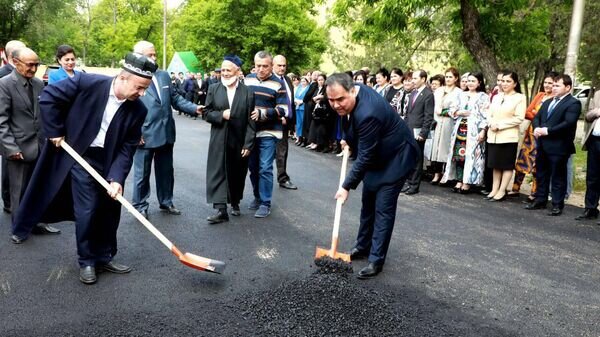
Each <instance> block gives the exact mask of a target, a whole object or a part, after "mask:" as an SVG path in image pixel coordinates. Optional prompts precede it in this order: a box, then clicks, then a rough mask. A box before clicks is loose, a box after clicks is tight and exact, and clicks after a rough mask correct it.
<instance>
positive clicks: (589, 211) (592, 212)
mask: <svg viewBox="0 0 600 337" xmlns="http://www.w3.org/2000/svg"><path fill="white" fill-rule="evenodd" d="M597 218H598V210H597V209H595V208H586V209H585V211H583V214H581V215H580V216H578V217H576V218H575V220H591V219H597Z"/></svg>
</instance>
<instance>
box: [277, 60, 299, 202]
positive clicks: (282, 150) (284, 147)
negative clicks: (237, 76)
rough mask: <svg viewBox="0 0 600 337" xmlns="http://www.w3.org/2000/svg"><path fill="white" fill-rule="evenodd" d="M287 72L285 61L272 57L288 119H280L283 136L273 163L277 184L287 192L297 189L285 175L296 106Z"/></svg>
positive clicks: (292, 87)
mask: <svg viewBox="0 0 600 337" xmlns="http://www.w3.org/2000/svg"><path fill="white" fill-rule="evenodd" d="M286 72H287V59H286V58H285V56H283V55H276V56H275V57H273V73H274V74H275V76H277V78H279V79H280V80H281V83H283V85H285V92H286V93H287V98H288V111H289V112H290V113H289V116H288V117H282V118H281V123H282V126H283V136H282V138H281V141H280V142H279V143H277V148H276V151H275V163H276V164H277V182H278V183H279V186H280V187H283V188H286V189H288V190H296V189H298V187H296V185H294V183H292V180H291V179H290V176H289V175H288V174H287V159H288V148H289V146H288V144H289V143H288V135H289V133H290V130H292V132H293V130H294V125H295V121H296V104H294V86H293V85H292V80H290V78H289V77H287V76H286V75H285V74H286Z"/></svg>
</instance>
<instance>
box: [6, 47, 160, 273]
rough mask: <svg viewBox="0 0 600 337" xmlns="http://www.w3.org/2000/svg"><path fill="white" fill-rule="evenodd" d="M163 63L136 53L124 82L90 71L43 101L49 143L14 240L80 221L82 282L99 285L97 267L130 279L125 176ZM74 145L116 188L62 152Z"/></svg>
mask: <svg viewBox="0 0 600 337" xmlns="http://www.w3.org/2000/svg"><path fill="white" fill-rule="evenodd" d="M156 68H157V66H156V64H155V63H154V61H152V60H151V59H149V58H147V57H145V56H143V55H141V54H136V53H129V54H127V56H126V57H125V62H124V64H123V70H121V72H120V73H119V75H118V76H117V77H114V78H111V77H108V76H103V75H95V74H86V73H82V74H80V75H78V76H75V77H72V78H69V79H66V80H64V81H60V82H58V83H56V84H54V85H51V86H48V87H46V89H45V90H44V91H43V92H42V94H41V96H40V116H41V117H42V128H43V130H44V135H45V136H46V137H48V141H47V142H46V144H45V145H44V148H43V149H42V151H41V154H40V157H39V159H38V162H37V164H36V167H35V169H34V172H33V176H32V178H31V181H30V183H29V186H28V187H27V191H26V192H25V195H24V196H23V200H22V202H21V206H20V208H19V210H18V211H17V214H16V216H15V218H14V220H13V235H12V237H11V239H12V241H13V243H15V244H18V243H21V242H23V241H24V240H26V239H27V238H28V236H29V233H30V232H31V229H32V228H33V226H34V225H35V224H37V223H38V222H47V223H53V222H59V221H66V220H75V234H76V241H77V254H78V255H79V267H80V270H79V279H80V281H81V282H83V283H85V284H92V283H95V282H96V270H103V271H107V272H112V273H117V274H123V273H128V272H130V271H131V268H130V267H127V266H124V265H120V264H117V263H115V262H113V261H112V260H113V258H114V256H115V255H116V254H117V228H118V226H119V220H120V215H121V205H120V204H119V203H118V202H117V201H115V200H113V199H114V198H116V197H117V195H120V194H122V193H123V186H124V184H125V178H126V177H127V174H128V173H129V170H130V169H131V165H132V163H133V155H134V153H135V149H136V146H137V145H138V143H139V141H140V137H141V130H142V124H143V123H144V119H145V118H146V112H147V109H146V107H145V106H144V103H142V101H141V100H139V98H140V97H141V96H143V95H144V93H145V91H146V89H147V88H148V86H150V83H151V82H152V75H153V73H154V72H155V71H156ZM63 140H65V141H67V142H68V143H69V145H71V147H73V149H74V150H75V151H77V152H78V153H79V154H81V156H82V157H83V158H84V159H85V160H86V161H87V162H88V163H89V164H90V165H91V166H92V167H93V168H94V169H95V170H96V171H97V172H98V173H100V175H102V176H103V177H104V178H105V179H106V180H107V181H108V182H109V184H110V187H111V189H110V191H108V192H107V191H106V190H105V189H104V188H103V187H102V186H101V185H100V184H98V183H97V182H96V181H95V180H94V178H92V176H91V175H90V174H89V173H87V171H86V170H85V169H84V168H83V167H82V166H81V165H79V164H78V163H76V162H75V160H74V159H73V158H71V156H69V154H67V153H66V152H65V151H64V150H62V149H60V148H57V147H60V143H61V141H63Z"/></svg>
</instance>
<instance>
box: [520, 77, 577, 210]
mask: <svg viewBox="0 0 600 337" xmlns="http://www.w3.org/2000/svg"><path fill="white" fill-rule="evenodd" d="M572 88H573V82H572V80H571V77H570V76H569V75H566V74H563V75H559V76H558V77H556V78H555V80H554V85H553V87H552V93H553V94H554V98H553V99H551V100H546V101H545V102H544V103H543V104H542V107H541V108H540V111H539V112H538V113H537V115H536V116H535V118H534V119H533V128H534V129H533V135H534V136H535V137H536V138H537V156H536V159H535V166H536V170H537V171H536V176H535V178H536V180H537V184H538V188H537V191H536V193H535V200H534V202H533V203H531V204H529V205H527V206H525V209H528V210H533V209H543V208H546V203H547V202H548V194H549V193H550V191H549V188H550V182H551V181H552V192H551V193H552V210H551V211H550V213H548V215H553V216H558V215H561V214H562V211H563V208H564V206H565V201H564V200H565V195H566V193H567V161H568V160H569V156H570V155H571V154H573V153H575V145H574V144H573V140H575V131H576V129H577V119H578V118H579V114H581V102H579V100H578V99H576V98H575V97H573V96H572V95H571V94H570V92H571V89H572Z"/></svg>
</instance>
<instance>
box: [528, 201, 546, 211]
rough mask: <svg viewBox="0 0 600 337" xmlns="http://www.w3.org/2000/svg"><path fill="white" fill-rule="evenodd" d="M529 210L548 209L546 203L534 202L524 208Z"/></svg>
mask: <svg viewBox="0 0 600 337" xmlns="http://www.w3.org/2000/svg"><path fill="white" fill-rule="evenodd" d="M524 208H525V209H527V210H530V211H531V210H534V209H546V203H545V202H532V203H530V204H529V205H527V206H525V207H524Z"/></svg>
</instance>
